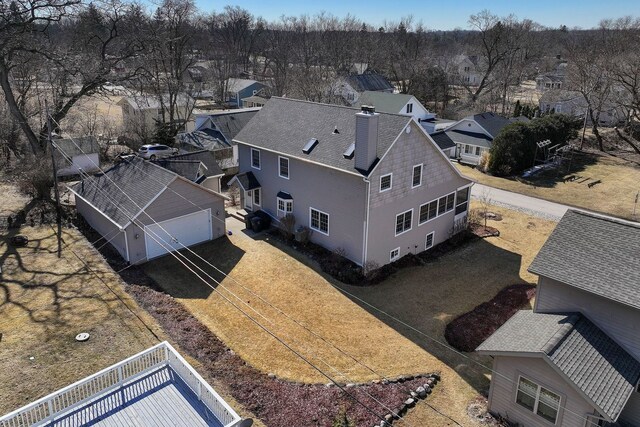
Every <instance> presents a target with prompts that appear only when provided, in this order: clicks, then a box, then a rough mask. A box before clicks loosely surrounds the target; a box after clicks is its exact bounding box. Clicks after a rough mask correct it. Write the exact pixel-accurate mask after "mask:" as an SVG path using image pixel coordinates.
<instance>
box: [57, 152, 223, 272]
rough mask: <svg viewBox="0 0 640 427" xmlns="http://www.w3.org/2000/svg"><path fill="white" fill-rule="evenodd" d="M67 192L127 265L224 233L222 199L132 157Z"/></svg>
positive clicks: (174, 174) (91, 224)
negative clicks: (73, 197) (72, 195)
mask: <svg viewBox="0 0 640 427" xmlns="http://www.w3.org/2000/svg"><path fill="white" fill-rule="evenodd" d="M69 189H70V190H71V191H72V192H73V193H74V194H75V196H76V197H75V198H76V209H77V210H78V213H79V214H80V215H82V217H83V218H84V219H85V220H86V221H87V223H89V225H90V226H91V227H93V228H94V229H95V230H96V231H97V232H98V233H100V234H101V235H102V236H103V237H104V238H105V239H106V240H107V241H109V243H110V244H111V246H113V247H114V248H115V249H116V250H117V251H118V253H120V255H122V257H123V258H124V259H125V260H126V261H128V262H130V263H131V264H139V263H143V262H146V261H148V260H150V259H153V258H156V257H159V256H161V255H165V254H166V253H168V252H171V251H174V250H179V249H182V247H183V245H184V246H191V245H194V244H196V243H201V242H204V241H207V240H212V239H215V238H218V237H220V236H223V235H224V234H225V222H224V219H225V211H224V200H225V199H226V197H225V196H223V195H221V194H219V193H216V192H214V191H212V190H209V189H207V188H205V187H203V186H201V185H198V184H196V183H194V182H193V181H191V180H190V179H187V178H184V177H182V176H181V175H179V174H177V173H175V172H172V171H170V170H167V169H165V168H163V167H161V166H158V165H156V164H153V163H151V162H148V161H145V160H142V159H140V158H138V157H133V158H130V159H126V160H123V161H122V162H120V163H118V164H116V165H115V166H114V167H112V168H111V169H109V170H107V171H106V172H104V173H103V174H101V175H96V176H94V177H91V178H88V179H84V180H82V181H81V182H79V183H77V184H75V185H73V186H71V187H69Z"/></svg>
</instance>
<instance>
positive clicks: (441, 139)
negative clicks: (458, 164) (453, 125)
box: [429, 131, 456, 158]
mask: <svg viewBox="0 0 640 427" xmlns="http://www.w3.org/2000/svg"><path fill="white" fill-rule="evenodd" d="M429 136H431V139H433V140H434V141H435V143H436V144H438V147H440V149H441V150H442V152H443V153H444V154H446V155H447V157H449V158H454V157H455V155H456V143H455V142H453V140H452V139H451V138H450V137H449V135H447V133H446V132H445V131H438V132H434V133H430V134H429Z"/></svg>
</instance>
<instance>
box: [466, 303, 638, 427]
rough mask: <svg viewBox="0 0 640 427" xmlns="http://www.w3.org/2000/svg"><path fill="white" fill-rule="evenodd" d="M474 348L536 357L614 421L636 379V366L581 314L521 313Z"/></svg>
mask: <svg viewBox="0 0 640 427" xmlns="http://www.w3.org/2000/svg"><path fill="white" fill-rule="evenodd" d="M477 350H478V351H481V352H484V353H488V354H500V353H505V352H506V353H515V352H517V353H533V354H536V353H537V354H538V355H540V356H542V357H544V358H545V360H547V361H548V362H549V363H550V364H552V365H553V366H554V368H555V370H556V371H557V372H559V373H560V374H561V375H562V376H563V377H564V378H565V380H567V381H568V382H570V383H572V384H573V385H574V387H575V388H577V389H578V390H580V391H581V392H582V394H583V395H584V396H585V397H586V398H587V399H588V400H590V401H591V403H592V404H593V405H594V406H595V407H596V408H597V409H598V411H599V412H600V413H601V414H603V415H606V416H607V417H609V418H610V420H612V421H615V420H617V418H618V416H619V415H620V413H621V412H622V410H623V409H624V405H625V404H626V403H627V400H628V398H629V396H630V395H631V393H634V390H635V386H636V384H637V383H638V380H639V379H640V362H638V361H637V360H636V359H635V358H633V356H631V355H630V354H629V353H627V352H626V351H625V350H624V349H623V348H622V347H620V346H619V345H618V344H617V343H616V342H615V341H613V340H612V339H611V338H610V337H609V336H608V335H607V334H605V333H604V332H603V331H602V330H601V329H599V328H598V327H597V326H596V325H594V324H593V323H592V322H591V321H589V320H588V319H587V318H586V317H584V316H582V315H581V314H579V313H568V314H566V313H565V314H544V313H534V312H532V311H530V310H522V311H519V312H518V313H516V314H515V315H514V316H513V317H512V318H511V319H510V320H509V321H508V322H507V323H505V324H504V325H503V326H502V327H501V328H500V329H498V330H497V331H496V332H495V333H494V334H493V335H491V336H490V337H489V338H488V339H487V340H486V341H485V342H483V343H482V344H481V345H480V346H479V347H478V349H477Z"/></svg>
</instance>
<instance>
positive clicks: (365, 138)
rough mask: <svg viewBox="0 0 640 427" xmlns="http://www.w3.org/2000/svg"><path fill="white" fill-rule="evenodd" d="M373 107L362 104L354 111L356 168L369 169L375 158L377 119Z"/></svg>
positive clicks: (377, 114)
mask: <svg viewBox="0 0 640 427" xmlns="http://www.w3.org/2000/svg"><path fill="white" fill-rule="evenodd" d="M379 117H380V114H379V113H376V109H375V107H372V106H368V105H363V106H362V110H361V111H360V112H359V113H356V150H355V155H354V157H355V166H356V169H360V170H363V171H367V170H369V168H370V167H371V165H372V164H373V162H374V161H375V160H376V157H377V151H378V119H379Z"/></svg>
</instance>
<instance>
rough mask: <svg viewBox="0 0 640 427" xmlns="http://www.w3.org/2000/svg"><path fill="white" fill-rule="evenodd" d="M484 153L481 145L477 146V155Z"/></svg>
mask: <svg viewBox="0 0 640 427" xmlns="http://www.w3.org/2000/svg"><path fill="white" fill-rule="evenodd" d="M480 154H482V149H481V148H480V147H476V156H479V155H480Z"/></svg>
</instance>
